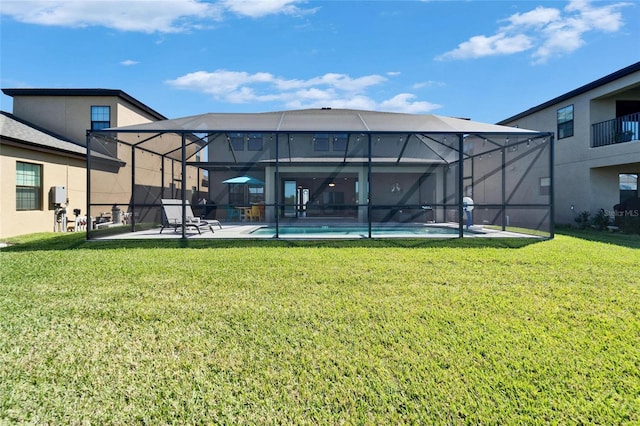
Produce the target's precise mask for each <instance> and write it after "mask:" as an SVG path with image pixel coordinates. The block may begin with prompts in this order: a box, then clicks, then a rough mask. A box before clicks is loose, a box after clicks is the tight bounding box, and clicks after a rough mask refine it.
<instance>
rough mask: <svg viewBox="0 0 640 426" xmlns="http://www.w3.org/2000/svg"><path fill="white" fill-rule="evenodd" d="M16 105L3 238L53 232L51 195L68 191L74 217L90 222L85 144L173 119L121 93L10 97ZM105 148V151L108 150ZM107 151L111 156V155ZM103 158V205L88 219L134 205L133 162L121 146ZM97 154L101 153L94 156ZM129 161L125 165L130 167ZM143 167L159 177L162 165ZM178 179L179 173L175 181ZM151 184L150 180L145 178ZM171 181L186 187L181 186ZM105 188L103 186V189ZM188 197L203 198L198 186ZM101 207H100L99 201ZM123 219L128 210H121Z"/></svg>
mask: <svg viewBox="0 0 640 426" xmlns="http://www.w3.org/2000/svg"><path fill="white" fill-rule="evenodd" d="M3 92H4V93H5V94H6V95H8V96H11V97H12V98H13V114H9V113H2V126H0V135H1V137H2V146H1V150H0V161H1V163H0V164H2V167H1V169H0V173H1V176H0V177H1V181H2V192H1V195H0V196H1V198H2V204H0V217H1V218H0V237H9V236H14V235H20V234H27V233H31V232H42V231H52V230H53V229H54V226H53V225H54V207H55V206H54V205H53V203H51V202H50V199H49V193H50V191H51V188H52V187H56V186H65V188H66V196H67V198H68V203H65V204H67V210H68V212H67V214H68V216H69V217H70V218H71V219H73V210H74V209H80V210H81V211H82V214H83V215H84V214H86V211H85V210H86V206H87V191H86V186H87V175H86V157H87V155H86V143H87V136H86V135H87V131H88V130H100V129H106V128H109V127H119V126H127V125H132V124H142V123H151V122H155V121H159V120H165V119H166V117H165V116H163V115H162V114H160V113H158V112H157V111H154V110H153V109H151V108H150V107H148V106H147V105H145V104H143V103H142V102H140V101H138V100H136V99H135V98H133V97H131V96H130V95H128V94H127V93H125V92H123V91H121V90H111V89H3ZM103 148H105V147H103ZM107 148H108V149H107ZM107 148H105V149H102V150H96V152H94V155H93V156H92V161H93V166H92V170H93V172H92V176H91V179H92V183H93V187H94V191H95V192H96V193H97V194H99V198H97V200H99V204H100V205H98V206H96V208H95V210H93V211H91V212H89V214H90V216H93V217H96V216H99V215H102V214H103V213H107V214H108V213H109V212H110V211H111V208H112V205H113V204H114V203H115V202H116V200H117V201H118V202H121V200H129V199H130V198H131V189H130V188H131V167H130V166H131V159H130V158H127V156H126V155H122V153H121V154H120V155H119V154H118V149H119V148H120V147H119V144H114V145H112V146H108V147H107ZM94 149H95V148H94ZM123 158H124V159H123ZM136 161H137V167H139V168H140V169H142V170H145V169H147V170H149V174H152V175H154V177H155V174H157V170H158V169H157V168H156V167H155V165H153V166H149V167H146V168H145V161H147V157H145V156H141V157H140V158H138V159H136ZM174 175H175V173H174ZM137 179H138V180H139V182H141V183H144V182H145V179H148V176H145V174H144V173H139V175H138V177H137ZM169 179H172V181H175V182H177V183H178V185H179V184H181V182H182V181H181V179H179V178H176V177H175V176H170V177H169ZM101 182H103V183H104V184H101ZM187 185H189V186H188V188H189V190H190V191H192V190H194V189H195V190H199V189H200V185H199V183H198V182H197V181H196V178H192V179H188V180H187ZM94 201H95V200H94ZM121 207H122V211H123V212H125V211H126V210H127V207H126V206H121Z"/></svg>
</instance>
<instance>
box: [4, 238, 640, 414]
mask: <svg viewBox="0 0 640 426" xmlns="http://www.w3.org/2000/svg"><path fill="white" fill-rule="evenodd" d="M567 234H568V233H567ZM606 238H607V241H606V242H601V241H597V238H596V237H595V236H594V235H591V234H590V233H579V232H574V233H572V234H571V235H558V236H557V238H556V239H554V240H548V241H532V240H518V239H505V240H491V239H488V240H482V239H467V240H447V241H430V240H371V241H369V240H358V241H339V242H336V241H334V242H317V241H316V242H303V241H299V242H286V241H238V242H228V241H227V242H225V241H202V240H199V241H187V242H180V241H147V242H135V241H134V242H117V241H110V242H95V241H91V242H87V241H84V235H78V234H75V235H73V234H72V235H54V234H46V235H42V234H41V235H32V236H26V237H22V238H17V239H13V240H11V241H10V242H11V243H12V244H13V245H11V246H10V247H7V248H4V249H2V250H1V251H0V291H1V293H2V297H1V298H0V423H45V424H60V423H64V424H79V423H95V424H131V423H149V424H169V423H179V424H185V423H188V424H202V423H214V424H296V425H299V424H343V423H345V424H478V423H482V424H487V423H489V424H522V423H525V424H526V423H530V424H536V423H552V424H585V423H594V424H624V423H628V424H633V423H636V424H637V423H638V422H640V414H639V413H640V289H639V288H638V285H639V283H640V267H639V266H638V259H639V252H638V247H639V246H640V239H639V238H640V237H639V238H636V237H629V238H625V237H623V236H619V237H618V238H619V240H616V236H615V235H606Z"/></svg>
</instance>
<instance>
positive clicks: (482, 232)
mask: <svg viewBox="0 0 640 426" xmlns="http://www.w3.org/2000/svg"><path fill="white" fill-rule="evenodd" d="M351 225H352V226H353V224H351ZM265 226H273V224H268V223H252V224H246V223H229V224H225V223H223V224H222V229H219V228H218V227H217V226H214V227H213V233H212V232H211V231H209V229H206V230H204V229H202V233H201V234H198V232H197V231H196V230H195V229H187V232H186V238H188V239H190V240H191V239H209V240H210V239H223V240H237V239H252V240H270V239H274V236H272V235H255V234H252V232H253V231H255V230H256V229H259V228H262V227H265ZM282 226H284V225H282ZM414 226H415V224H414ZM426 227H433V228H438V229H442V228H448V229H451V230H456V231H457V229H458V224H457V223H437V224H429V225H426ZM181 237H182V232H181V230H180V229H178V230H177V231H174V230H173V229H172V228H165V229H164V230H163V231H162V233H160V227H157V228H152V229H147V230H143V231H136V232H125V233H122V234H113V235H104V236H95V239H96V240H132V239H133V240H135V239H140V240H150V239H151V240H162V239H180V238H181ZM363 238H367V236H366V235H358V234H336V233H327V234H321V233H320V234H316V233H312V234H285V235H280V237H279V239H282V240H326V239H363ZM372 238H379V239H382V238H458V235H457V233H456V234H445V233H442V234H437V233H434V234H415V233H409V232H408V233H406V234H403V233H401V232H398V233H397V234H393V235H388V234H385V235H380V236H376V235H375V233H374V235H373V237H372ZM464 238H541V237H539V236H535V235H530V234H521V233H516V232H509V231H501V230H496V229H488V228H483V227H480V226H472V227H471V230H470V231H467V230H465V232H464Z"/></svg>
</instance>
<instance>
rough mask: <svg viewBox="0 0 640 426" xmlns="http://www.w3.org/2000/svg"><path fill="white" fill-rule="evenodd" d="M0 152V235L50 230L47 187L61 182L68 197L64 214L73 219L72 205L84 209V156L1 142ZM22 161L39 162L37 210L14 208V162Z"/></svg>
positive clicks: (52, 208) (59, 184) (52, 213)
mask: <svg viewBox="0 0 640 426" xmlns="http://www.w3.org/2000/svg"><path fill="white" fill-rule="evenodd" d="M1 151H2V155H0V170H2V179H1V180H0V205H1V206H2V211H1V212H0V238H9V237H14V236H16V235H23V234H30V233H34V232H51V231H53V230H54V206H53V205H52V204H51V203H50V202H49V189H50V188H51V187H53V186H65V187H66V188H67V198H68V200H69V203H68V208H67V218H68V219H69V220H70V221H73V219H74V216H73V214H72V213H73V209H75V208H79V209H81V210H82V213H83V214H84V213H85V206H86V204H87V199H86V194H87V185H86V184H87V180H86V168H85V160H84V158H80V157H69V156H65V155H62V154H52V153H45V152H40V151H36V150H33V149H29V148H21V147H17V146H13V145H7V144H2V148H1ZM17 162H26V163H32V164H40V165H42V193H41V203H42V208H41V209H39V210H27V211H17V210H16V163H17Z"/></svg>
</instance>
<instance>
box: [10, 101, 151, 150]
mask: <svg viewBox="0 0 640 426" xmlns="http://www.w3.org/2000/svg"><path fill="white" fill-rule="evenodd" d="M92 106H109V107H110V109H111V117H110V119H111V127H118V126H127V125H131V124H141V123H149V122H152V121H155V119H154V118H153V117H151V116H150V115H149V114H147V113H146V112H144V111H139V110H137V109H136V108H135V107H134V106H133V105H130V104H129V103H128V102H126V101H125V100H123V99H121V98H119V97H116V96H44V95H43V96H38V95H28V96H14V98H13V114H14V115H15V116H16V117H20V118H21V119H23V120H26V121H29V122H31V123H33V124H35V125H37V126H40V127H43V128H45V129H47V130H49V131H51V132H54V133H57V134H60V135H63V136H65V137H67V138H69V139H71V140H73V141H75V142H77V143H79V144H81V145H84V144H85V142H86V134H87V129H90V128H91V107H92Z"/></svg>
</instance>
